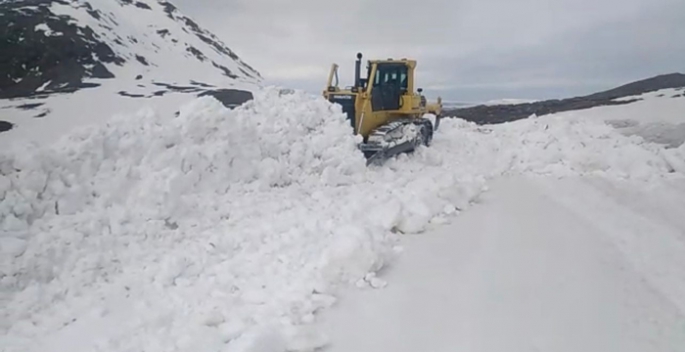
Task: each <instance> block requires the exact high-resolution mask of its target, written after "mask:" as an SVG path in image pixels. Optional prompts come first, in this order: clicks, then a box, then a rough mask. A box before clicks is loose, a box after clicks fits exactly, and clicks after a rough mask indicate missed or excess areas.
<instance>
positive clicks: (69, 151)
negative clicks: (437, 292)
mask: <svg viewBox="0 0 685 352" xmlns="http://www.w3.org/2000/svg"><path fill="white" fill-rule="evenodd" d="M350 132H351V131H350V129H349V125H348V123H347V121H345V120H344V115H343V114H342V113H341V110H340V108H339V107H338V106H333V105H330V104H328V103H327V102H325V101H324V100H323V99H322V98H320V97H310V96H307V95H304V94H302V93H299V92H296V93H294V94H281V93H280V92H279V91H278V90H275V89H268V90H264V91H262V92H258V93H257V94H256V96H255V100H254V101H251V102H249V103H247V104H245V105H244V106H242V107H240V108H238V109H236V110H233V111H229V110H226V109H225V108H223V106H222V105H221V104H220V103H219V102H217V101H215V100H213V99H212V98H209V97H207V98H203V99H198V100H196V101H194V102H193V103H191V104H188V105H185V106H184V107H183V108H182V109H181V112H180V114H179V116H177V117H175V116H173V115H168V114H167V115H159V114H156V113H155V112H154V111H142V112H140V113H139V114H137V115H134V116H127V117H118V118H115V119H113V120H111V121H110V122H109V123H108V124H107V125H106V126H103V127H92V128H88V129H84V130H82V131H80V132H78V133H74V134H72V135H70V136H69V137H68V138H67V139H64V140H62V141H61V142H59V143H58V144H56V145H54V146H52V147H50V148H40V149H36V150H34V151H33V153H31V154H29V155H28V156H24V155H26V152H25V151H22V153H21V154H20V153H10V152H7V153H4V154H0V172H1V176H0V195H2V196H3V197H4V198H3V201H2V203H1V204H0V220H1V222H2V231H3V232H2V236H0V247H1V248H2V251H3V256H2V262H0V264H1V266H0V283H1V286H0V289H1V290H2V302H3V309H2V310H1V311H0V314H2V319H0V321H1V322H2V326H1V327H0V328H2V329H3V332H4V333H5V336H6V337H5V338H3V339H4V341H2V342H3V344H4V345H7V346H12V348H14V349H10V350H11V351H14V350H16V351H42V350H44V349H45V348H46V346H50V347H51V348H57V347H56V346H58V347H59V349H62V350H71V351H91V350H97V349H98V348H99V350H102V351H122V350H145V351H174V350H182V351H185V350H193V351H210V350H222V351H246V350H256V349H261V348H267V349H270V350H274V351H278V350H284V349H286V348H287V349H289V350H307V349H311V348H314V347H318V346H321V345H322V344H324V343H325V342H326V339H325V336H323V335H322V334H320V333H319V332H317V331H316V330H315V329H314V328H315V326H316V325H313V324H312V322H313V321H314V320H315V313H316V311H317V310H318V309H321V308H323V307H326V306H328V305H330V304H332V303H333V302H334V301H335V298H334V297H335V293H336V286H337V285H338V284H341V283H342V284H351V283H352V284H353V283H357V284H359V285H371V286H374V287H381V286H383V285H384V282H383V281H382V280H380V279H378V278H376V277H374V274H373V273H374V272H375V271H377V270H378V269H379V268H381V267H383V266H384V265H385V264H386V263H387V261H388V260H390V259H391V258H392V255H393V253H394V245H395V240H396V239H397V237H396V236H398V234H400V233H408V232H420V231H422V230H424V229H425V228H426V227H427V226H429V225H430V224H431V223H435V222H440V221H441V220H442V219H444V217H446V216H449V215H451V214H454V213H455V212H458V211H459V210H463V209H466V208H467V207H468V206H469V203H470V202H471V201H472V200H474V199H475V198H476V197H477V196H478V194H479V193H480V192H481V191H482V190H483V189H485V186H486V182H487V180H488V179H489V178H490V177H494V176H497V175H501V174H503V173H510V172H522V173H537V174H551V175H559V176H563V175H569V174H586V173H592V174H601V175H605V176H607V177H621V178H628V179H637V180H639V181H641V182H642V181H645V180H646V181H650V180H654V179H655V178H665V177H678V173H677V172H673V171H674V170H678V167H676V166H675V165H677V164H678V162H680V163H682V162H683V154H682V152H683V150H680V151H670V152H668V153H667V152H665V151H664V150H663V149H662V148H660V147H658V146H656V145H652V144H646V143H643V142H642V141H641V140H640V139H639V138H637V137H634V138H628V137H624V136H622V135H619V134H618V133H616V132H615V131H613V130H612V129H611V128H610V127H608V126H606V125H604V124H601V123H598V122H590V121H568V120H564V119H555V118H545V119H531V120H526V121H520V122H516V123H512V124H505V125H500V126H495V127H492V128H491V129H483V128H481V127H478V126H476V125H474V124H469V123H466V122H464V121H460V120H451V119H446V120H443V122H442V123H441V126H440V130H439V131H438V134H437V135H436V137H435V139H434V145H433V147H432V148H421V149H419V150H418V151H417V152H416V153H414V154H413V155H403V156H400V157H398V158H397V159H396V160H391V161H389V162H388V163H387V164H386V165H384V166H383V167H380V168H367V167H366V166H365V162H364V159H363V157H362V156H361V154H360V153H359V152H358V151H357V150H356V143H357V140H356V139H355V137H354V136H352V135H351V133H350ZM676 152H679V153H681V154H677V153H676ZM10 339H11V340H10Z"/></svg>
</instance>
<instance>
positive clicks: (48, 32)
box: [35, 23, 61, 37]
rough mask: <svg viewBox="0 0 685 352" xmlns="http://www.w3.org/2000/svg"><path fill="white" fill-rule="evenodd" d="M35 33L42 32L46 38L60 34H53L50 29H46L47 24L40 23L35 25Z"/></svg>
mask: <svg viewBox="0 0 685 352" xmlns="http://www.w3.org/2000/svg"><path fill="white" fill-rule="evenodd" d="M35 30H36V31H43V32H44V34H45V36H46V37H49V36H52V35H60V34H61V33H59V32H53V31H52V30H51V29H50V27H48V25H47V24H45V23H40V24H38V25H36V27H35Z"/></svg>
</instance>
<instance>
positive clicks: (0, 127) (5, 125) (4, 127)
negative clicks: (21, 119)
mask: <svg viewBox="0 0 685 352" xmlns="http://www.w3.org/2000/svg"><path fill="white" fill-rule="evenodd" d="M12 127H14V125H13V124H11V123H9V122H7V121H2V120H0V132H5V131H9V130H11V129H12Z"/></svg>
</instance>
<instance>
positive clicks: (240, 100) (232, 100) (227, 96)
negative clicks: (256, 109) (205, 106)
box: [198, 89, 254, 109]
mask: <svg viewBox="0 0 685 352" xmlns="http://www.w3.org/2000/svg"><path fill="white" fill-rule="evenodd" d="M207 95H209V96H212V97H214V98H215V99H216V100H218V101H220V102H221V103H222V104H223V105H224V106H225V107H227V108H229V109H233V108H235V107H237V106H240V105H242V104H244V103H245V102H248V101H250V100H252V99H254V96H253V95H252V93H251V92H248V91H245V90H239V89H215V90H208V91H205V92H202V93H200V94H198V97H204V96H207Z"/></svg>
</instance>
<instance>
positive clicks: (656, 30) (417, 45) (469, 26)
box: [174, 0, 685, 102]
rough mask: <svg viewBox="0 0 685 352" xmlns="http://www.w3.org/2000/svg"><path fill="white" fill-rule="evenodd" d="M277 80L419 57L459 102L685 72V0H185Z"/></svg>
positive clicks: (422, 70) (347, 75)
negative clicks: (367, 61) (358, 62)
mask: <svg viewBox="0 0 685 352" xmlns="http://www.w3.org/2000/svg"><path fill="white" fill-rule="evenodd" d="M174 2H175V3H176V4H177V5H178V7H179V8H180V9H181V11H183V12H184V13H185V14H187V15H188V16H190V17H193V18H195V19H197V20H198V22H199V23H200V24H201V25H202V26H204V27H205V28H207V29H209V30H211V31H212V32H214V33H215V34H216V35H218V36H219V37H220V38H221V39H222V40H223V41H224V42H225V43H226V44H227V45H228V46H229V47H230V48H231V49H233V50H234V51H236V52H237V53H238V55H240V56H241V57H242V58H243V59H244V60H245V61H246V62H248V63H249V64H250V65H252V66H253V67H255V68H256V69H257V70H258V71H259V72H260V73H262V75H263V76H264V77H265V78H266V83H271V84H278V85H286V86H291V87H294V88H301V89H306V90H309V91H312V92H319V91H320V90H322V89H323V88H324V85H325V81H326V78H327V73H328V69H329V67H330V64H331V63H332V62H337V63H338V64H340V65H341V71H340V74H341V80H342V83H343V84H350V83H351V82H352V77H353V73H354V60H355V55H356V53H357V52H359V51H361V52H362V53H363V54H364V55H365V57H366V58H386V57H398V58H400V57H410V58H414V59H416V60H418V67H417V70H418V72H417V79H418V84H419V85H420V86H421V87H423V88H424V92H425V93H426V94H427V95H429V96H430V97H434V96H436V95H442V96H443V98H444V99H446V100H451V101H467V102H473V101H484V100H490V99H499V98H522V99H542V98H563V97H568V96H573V95H579V94H587V93H593V92H595V91H598V90H602V89H607V88H612V87H614V86H616V85H619V84H623V83H627V82H630V81H633V80H637V79H642V78H647V77H651V76H653V75H657V74H661V73H671V72H685V0H421V1H417V0H338V1H329V0H299V1H297V0H175V1H174Z"/></svg>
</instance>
